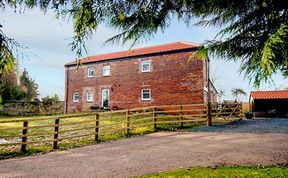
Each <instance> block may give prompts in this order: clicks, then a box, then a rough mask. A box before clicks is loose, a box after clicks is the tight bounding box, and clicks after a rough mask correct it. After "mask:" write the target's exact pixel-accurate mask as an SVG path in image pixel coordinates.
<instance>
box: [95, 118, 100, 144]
mask: <svg viewBox="0 0 288 178" xmlns="http://www.w3.org/2000/svg"><path fill="white" fill-rule="evenodd" d="M99 117H100V116H99V114H98V113H97V114H96V115H95V119H96V122H95V142H97V141H99V125H100V124H99V122H100V120H99Z"/></svg>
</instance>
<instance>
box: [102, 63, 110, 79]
mask: <svg viewBox="0 0 288 178" xmlns="http://www.w3.org/2000/svg"><path fill="white" fill-rule="evenodd" d="M109 75H110V65H104V66H103V76H109Z"/></svg>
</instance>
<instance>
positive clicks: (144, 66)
mask: <svg viewBox="0 0 288 178" xmlns="http://www.w3.org/2000/svg"><path fill="white" fill-rule="evenodd" d="M141 72H150V60H145V61H141Z"/></svg>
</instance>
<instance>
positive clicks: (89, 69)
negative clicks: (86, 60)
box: [87, 68, 94, 77]
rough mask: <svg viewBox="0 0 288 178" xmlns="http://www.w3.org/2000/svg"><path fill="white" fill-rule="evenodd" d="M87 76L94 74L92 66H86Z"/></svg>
mask: <svg viewBox="0 0 288 178" xmlns="http://www.w3.org/2000/svg"><path fill="white" fill-rule="evenodd" d="M87 76H88V77H93V76H94V69H93V68H88V71H87Z"/></svg>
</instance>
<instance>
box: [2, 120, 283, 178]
mask: <svg viewBox="0 0 288 178" xmlns="http://www.w3.org/2000/svg"><path fill="white" fill-rule="evenodd" d="M257 121H258V120H257ZM282 121H283V122H284V125H286V132H281V133H268V132H266V131H265V132H266V133H260V132H257V133H250V131H249V133H248V132H247V133H243V132H242V133H227V132H222V131H223V130H222V131H221V132H218V131H215V132H216V133H215V132H208V131H207V130H206V131H205V132H158V133H152V134H148V135H144V136H138V137H132V138H126V139H121V140H117V141H111V142H106V143H102V144H98V145H92V146H85V147H82V148H76V149H71V150H65V151H58V152H52V153H48V154H44V155H37V156H29V157H25V158H20V159H10V160H1V161H0V177H49V178H50V177H67V178H68V177H69V178H70V177H131V176H136V175H144V174H148V173H154V172H159V171H167V170H171V169H176V168H181V167H194V166H216V165H222V164H225V165H259V164H260V165H271V164H287V162H288V161H287V160H288V134H287V121H288V120H281V122H282ZM248 122H251V121H248ZM255 122H256V121H255ZM264 122H274V121H268V120H265V121H264ZM241 123H243V122H241ZM251 123H253V122H251ZM239 125H241V126H240V127H243V124H239ZM252 125H253V124H252ZM280 125H282V124H280ZM229 127H230V126H229ZM235 128H236V129H237V127H235ZM251 128H253V127H252V126H251ZM202 129H204V128H202ZM224 130H225V129H224ZM232 130H233V129H232ZM268 130H270V131H271V129H268ZM272 130H273V129H272ZM284 130H285V129H284ZM226 131H227V130H226Z"/></svg>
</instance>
